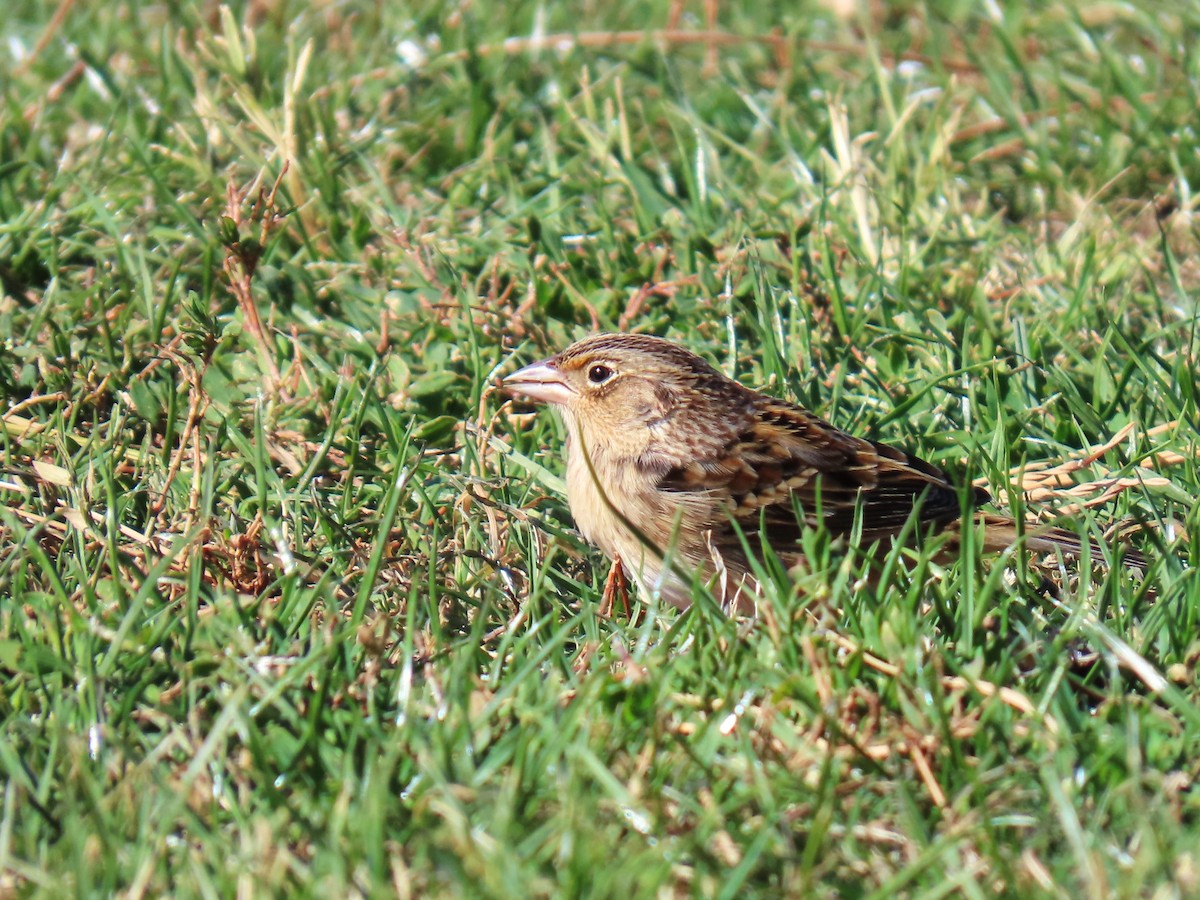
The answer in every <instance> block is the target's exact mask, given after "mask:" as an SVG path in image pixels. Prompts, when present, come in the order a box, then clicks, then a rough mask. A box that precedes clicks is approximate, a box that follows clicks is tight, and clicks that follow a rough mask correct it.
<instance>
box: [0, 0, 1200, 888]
mask: <svg viewBox="0 0 1200 900" xmlns="http://www.w3.org/2000/svg"><path fill="white" fill-rule="evenodd" d="M833 6H834V4H828V5H826V4H818V3H809V4H803V5H800V6H795V7H794V6H789V5H787V4H778V5H777V7H773V6H772V5H770V4H765V5H764V4H756V5H753V8H752V9H751V10H748V11H744V10H742V9H741V8H740V7H741V4H732V3H731V4H724V5H723V6H722V7H721V8H720V9H719V11H718V21H717V23H716V27H718V28H719V29H720V30H721V31H723V32H726V33H727V34H729V35H733V36H737V37H738V38H739V39H738V40H731V41H729V42H726V43H722V44H721V45H719V46H717V47H716V48H715V55H714V57H713V60H712V61H713V62H714V63H715V65H714V66H713V67H711V68H709V67H708V66H709V60H708V54H707V48H706V46H705V44H703V43H696V42H690V41H686V40H684V39H683V38H682V37H680V36H678V35H677V36H675V37H673V38H671V39H670V40H666V41H659V40H654V39H652V38H651V37H647V38H646V39H645V40H621V41H618V40H616V39H615V37H613V38H605V37H604V36H605V35H611V36H616V35H618V33H626V32H639V31H648V30H656V29H664V28H666V27H667V26H668V22H669V4H667V3H665V2H655V3H650V4H633V5H630V7H629V9H630V11H629V12H617V11H606V8H605V7H606V5H605V4H570V5H568V4H541V5H539V4H533V3H504V4H501V3H492V2H489V3H475V4H461V5H446V4H442V3H428V4H426V5H424V6H423V7H420V8H416V7H409V8H404V5H403V4H368V3H354V2H348V3H342V4H327V3H318V4H302V3H288V2H286V0H276V2H268V3H259V4H253V5H237V6H234V7H232V8H231V9H230V10H229V11H225V10H223V9H222V8H220V7H219V6H217V5H216V4H213V3H200V4H197V3H183V4H162V5H154V4H119V3H103V4H75V5H74V6H71V7H69V8H66V10H65V12H66V14H65V17H63V18H62V19H61V21H58V22H53V23H52V17H53V15H54V13H55V8H54V5H53V4H48V3H44V2H43V3H37V2H32V0H16V2H15V3H13V2H10V3H9V4H8V6H7V7H6V14H5V22H4V25H3V26H0V31H2V33H3V36H4V38H5V40H4V41H3V42H2V44H0V71H3V72H5V73H6V74H5V76H4V77H3V78H0V97H2V103H0V401H2V402H0V413H5V412H7V413H9V414H8V415H6V417H5V418H4V420H3V422H4V424H3V427H0V500H2V505H0V598H2V601H0V679H2V681H3V686H2V688H0V718H2V720H3V730H2V732H0V770H2V771H3V787H2V791H0V793H2V795H3V796H2V798H0V893H4V894H8V893H16V894H21V895H39V896H41V895H45V896H61V895H64V894H87V895H90V894H112V893H115V892H123V893H124V892H127V893H128V894H129V895H143V894H149V895H151V896H154V895H163V894H166V893H170V894H172V895H175V896H192V895H207V896H229V895H232V894H233V893H234V892H235V891H241V892H247V893H252V894H276V893H277V894H283V893H287V894H300V895H305V894H319V895H322V896H345V895H352V894H363V895H386V894H388V893H391V892H398V893H400V894H402V895H412V896H429V895H433V896H437V895H464V894H467V895H473V896H478V895H487V896H521V897H525V896H548V895H559V896H564V895H565V896H577V895H589V896H638V897H641V896H669V895H677V894H691V893H696V894H701V895H705V896H709V895H711V896H721V897H734V896H754V895H762V896H774V895H779V894H781V893H784V894H793V895H799V894H809V893H818V894H825V895H833V894H841V895H854V896H859V895H861V896H889V895H901V896H941V895H945V894H956V895H964V896H988V895H993V894H996V893H1005V894H1021V895H1028V894H1047V895H1056V896H1101V895H1115V896H1156V897H1171V896H1194V895H1197V894H1200V851H1198V849H1197V848H1198V847H1200V789H1198V788H1197V785H1196V782H1197V778H1198V777H1200V763H1198V762H1197V760H1198V759H1200V690H1198V688H1197V684H1196V665H1197V661H1198V660H1200V580H1198V579H1197V578H1196V577H1195V574H1194V572H1193V571H1192V570H1191V569H1190V568H1188V562H1189V559H1190V555H1191V554H1190V550H1189V546H1190V545H1194V544H1195V542H1196V541H1197V540H1198V539H1200V513H1198V512H1197V509H1196V504H1195V501H1194V498H1196V497H1197V496H1200V471H1198V464H1197V459H1198V456H1197V451H1198V449H1200V442H1198V439H1197V421H1198V417H1197V378H1196V375H1195V373H1196V370H1197V365H1198V360H1197V355H1198V350H1200V333H1198V329H1197V321H1198V320H1197V302H1198V298H1200V268H1198V267H1197V264H1196V259H1197V258H1198V256H1197V252H1198V250H1200V240H1198V237H1200V232H1198V230H1197V228H1196V226H1195V224H1194V222H1195V218H1194V217H1195V214H1196V200H1195V196H1194V194H1193V193H1192V191H1193V189H1194V186H1195V184H1196V183H1197V182H1198V181H1200V158H1198V157H1197V155H1196V148H1195V144H1196V137H1195V110H1196V107H1197V94H1198V93H1200V65H1198V62H1197V56H1196V53H1195V47H1196V46H1198V45H1200V6H1197V5H1196V4H1195V3H1193V2H1181V3H1178V4H1165V5H1160V4H1156V3H1152V2H1149V0H1136V2H1133V3H1127V4H1093V5H1076V4H1073V3H1069V2H1066V0H1051V2H1048V3H1044V4H1035V5H1034V6H1033V7H1028V6H1027V5H1026V4H1022V3H1017V2H1008V0H1000V2H999V3H997V4H992V5H989V6H986V7H985V6H977V5H976V4H968V3H962V2H953V0H950V2H942V3H925V2H911V3H902V4H896V5H894V6H893V5H876V6H870V7H869V9H870V10H871V16H870V17H867V15H866V14H865V13H864V14H863V15H862V16H861V17H860V16H859V15H858V14H857V13H853V14H852V15H851V17H850V18H848V19H839V18H838V17H837V15H836V14H835V13H834V12H833V11H832V7H833ZM866 8H868V7H866V6H864V9H866ZM703 19H704V16H703V6H702V5H701V4H691V5H688V6H686V7H685V8H684V17H683V19H682V21H681V23H680V26H679V27H680V28H681V29H682V30H683V31H696V30H701V29H703V28H704V27H705V24H704V21H703ZM535 32H537V33H543V32H544V33H550V34H558V33H563V34H579V35H580V39H579V41H578V42H576V43H573V44H570V43H569V42H564V43H563V44H562V45H561V46H554V47H539V46H536V45H534V44H531V43H530V42H528V41H527V40H526V39H528V38H529V36H530V35H531V34H534V33H535ZM43 35H45V36H46V39H45V40H42V37H43ZM509 39H514V41H513V42H511V43H506V42H507V41H509ZM402 42H408V43H402ZM905 55H907V56H906V61H905V62H903V63H902V64H900V65H897V60H898V58H900V57H902V56H905ZM418 57H422V58H418ZM285 160H287V163H288V165H287V169H286V172H285V171H283V164H284V161H285ZM277 180H278V184H279V187H278V193H277V195H276V196H275V206H274V207H273V208H268V207H267V205H266V204H265V202H264V203H258V204H257V205H256V203H255V200H256V198H258V197H259V196H260V194H259V190H260V188H262V189H263V190H264V191H269V190H270V188H271V186H272V185H273V184H275V183H276V181H277ZM231 186H232V189H233V190H234V192H235V195H236V196H235V198H234V203H233V207H232V208H231V207H230V206H229V191H230V189H231ZM239 198H240V202H239ZM239 292H240V296H241V302H239ZM251 303H252V305H253V306H254V307H256V308H257V310H258V312H259V314H260V315H261V317H262V319H263V322H264V326H263V331H262V334H261V335H256V332H255V329H254V327H253V323H252V322H250V321H248V320H247V319H246V314H247V311H248V309H249V308H250V305H251ZM594 327H599V328H604V329H616V328H625V329H629V330H637V331H643V332H648V333H654V334H662V335H666V336H668V337H671V338H673V339H676V340H679V341H681V342H684V343H686V344H687V345H688V346H690V347H692V348H693V349H695V350H696V351H698V352H700V353H703V354H704V355H706V356H707V357H708V358H710V359H711V360H712V361H713V362H714V363H716V364H717V365H720V366H721V367H723V368H724V369H725V370H726V371H727V372H729V373H730V374H733V375H735V376H736V377H739V378H740V379H742V380H743V381H745V382H746V383H748V384H752V385H755V386H765V387H766V388H767V389H768V390H770V391H772V392H774V393H776V394H778V395H780V396H785V397H789V398H792V399H795V400H798V401H800V402H802V403H804V404H805V405H807V406H809V407H811V408H813V409H815V410H817V411H818V412H820V413H821V414H823V415H825V416H826V417H828V418H830V419H832V420H833V421H834V422H836V423H837V424H839V425H841V426H843V427H846V428H849V429H852V430H855V431H856V432H858V433H861V434H864V435H869V436H873V437H877V438H879V439H882V440H887V441H890V442H894V443H897V444H900V445H902V446H905V447H907V448H909V449H911V450H913V451H915V452H918V453H920V454H921V455H923V456H925V457H926V458H928V459H931V460H932V461H935V462H937V463H939V464H942V465H944V466H946V467H948V468H950V469H951V470H953V471H954V472H956V473H961V476H962V477H963V479H964V480H966V479H968V478H985V479H987V481H988V482H989V484H990V485H991V487H992V490H993V493H994V494H995V495H996V496H997V498H998V499H999V500H1000V502H1001V503H1002V504H1003V505H1005V506H1007V507H1017V508H1024V507H1027V509H1028V512H1029V514H1030V515H1034V514H1037V515H1053V514H1054V511H1055V510H1062V509H1063V508H1065V507H1069V506H1070V505H1072V504H1078V503H1079V502H1081V501H1082V500H1093V499H1096V498H1097V497H1098V496H1099V495H1098V493H1091V494H1087V493H1068V492H1067V491H1068V489H1069V488H1070V487H1071V484H1077V485H1087V484H1091V485H1093V487H1096V488H1102V487H1103V483H1104V482H1105V480H1106V479H1113V478H1126V479H1130V481H1129V484H1130V485H1131V486H1130V487H1129V488H1128V489H1126V490H1124V491H1120V492H1117V493H1116V495H1115V496H1113V497H1111V498H1110V499H1109V500H1107V501H1105V502H1101V503H1097V504H1095V505H1093V506H1090V507H1088V508H1086V509H1083V510H1080V511H1078V512H1076V513H1075V514H1074V515H1073V516H1071V517H1070V519H1069V521H1070V522H1071V523H1072V524H1073V525H1074V526H1075V527H1078V528H1081V529H1089V530H1091V531H1092V532H1093V533H1094V534H1101V533H1102V532H1103V531H1104V530H1106V529H1107V528H1109V527H1111V526H1113V525H1114V524H1116V525H1121V526H1125V527H1128V528H1129V529H1130V531H1131V533H1132V537H1131V540H1132V541H1133V543H1134V544H1135V545H1137V546H1138V547H1139V548H1141V549H1142V550H1144V551H1145V552H1147V553H1148V554H1151V555H1153V556H1154V557H1155V558H1156V562H1155V563H1154V565H1153V566H1152V567H1151V569H1150V571H1149V573H1148V575H1147V576H1146V578H1145V579H1144V580H1138V579H1136V578H1135V577H1134V576H1132V575H1130V574H1129V573H1128V572H1125V571H1113V572H1109V571H1105V570H1104V569H1097V570H1096V571H1094V572H1091V571H1088V570H1086V569H1085V570H1084V571H1082V572H1078V573H1077V572H1075V571H1073V570H1071V569H1068V570H1065V571H1058V570H1056V569H1054V568H1053V567H1052V568H1051V569H1049V570H1048V571H1047V570H1044V569H1037V568H1033V567H1032V566H1031V565H1030V561H1028V560H1025V559H1023V558H1021V556H1020V555H1014V556H1012V557H1011V558H1004V559H999V560H997V559H981V558H978V556H977V554H975V553H973V552H970V551H968V552H967V553H966V554H965V556H964V559H963V560H962V562H960V563H957V564H955V565H954V566H952V567H950V568H939V567H937V566H935V565H934V564H932V563H931V562H930V561H929V559H928V558H927V557H918V558H916V559H908V560H907V561H903V560H898V561H897V562H903V563H904V564H903V565H897V567H896V568H895V569H894V570H893V572H892V574H891V577H890V578H888V579H885V583H884V584H883V585H882V586H881V587H879V588H878V589H877V590H876V589H872V588H869V587H864V586H863V585H862V584H861V583H860V582H859V579H858V571H857V569H856V567H855V562H854V559H853V557H850V558H846V557H845V555H844V554H841V553H839V552H837V548H831V547H830V546H829V545H828V542H827V541H824V540H822V536H821V535H812V536H810V537H811V541H812V547H813V553H812V560H811V565H810V571H808V572H807V573H804V574H803V575H797V576H796V578H795V579H789V578H788V577H786V576H779V577H775V578H772V579H770V583H769V585H768V590H767V597H766V599H765V601H764V602H765V607H766V609H765V612H764V615H763V616H762V618H761V619H760V620H759V621H757V622H755V623H752V624H751V623H746V622H734V621H729V620H726V619H724V618H722V617H721V616H720V615H719V614H717V613H716V612H714V611H713V610H712V609H711V607H710V606H708V605H705V604H697V606H695V607H694V608H693V609H692V610H691V611H690V612H688V613H685V614H679V613H676V612H674V611H662V610H647V611H646V614H645V615H643V616H641V617H640V618H639V619H638V620H636V621H635V622H627V621H625V620H623V619H616V620H612V619H605V618H601V617H599V616H598V614H597V609H598V605H599V589H600V586H601V585H602V584H603V579H604V575H605V568H606V567H605V564H604V560H602V559H601V558H600V557H599V556H598V554H597V553H596V552H595V551H593V550H591V549H589V548H588V547H587V546H586V545H585V544H584V543H583V541H582V540H581V539H580V538H579V537H578V536H577V535H576V534H575V533H574V531H573V530H572V527H571V520H570V516H569V513H568V511H567V509H566V506H565V501H564V500H563V498H562V496H561V493H560V492H559V487H560V481H559V479H560V477H561V472H562V460H561V457H560V448H561V444H562V437H563V435H562V431H561V428H560V427H559V425H558V424H557V423H556V422H555V421H554V420H553V418H552V417H551V416H550V415H548V414H545V413H541V414H537V415H529V414H527V413H525V412H514V411H513V410H512V409H511V408H506V407H504V405H503V399H502V397H501V396H500V395H498V394H497V393H496V391H495V390H494V388H493V385H494V381H495V378H496V376H497V374H499V373H502V372H506V371H511V369H512V368H513V367H515V366H517V365H518V364H520V363H523V362H528V361H531V360H533V359H535V358H538V357H540V356H542V355H545V354H547V353H549V352H552V351H553V350H554V349H556V348H561V347H562V346H564V345H565V344H566V343H568V342H569V341H570V340H572V339H573V338H576V337H579V336H582V335H584V334H586V333H588V332H589V331H591V330H592V329H593V328H594ZM276 372H277V373H278V374H277V375H276V374H274V373H276ZM1172 423H1173V424H1172ZM1129 425H1133V426H1134V428H1133V430H1132V432H1130V433H1129V434H1128V436H1126V437H1124V438H1123V439H1122V440H1120V441H1119V442H1118V443H1116V445H1115V446H1113V447H1111V449H1108V450H1107V451H1105V452H1103V453H1100V454H1099V455H1098V456H1097V457H1096V458H1095V459H1091V460H1089V461H1088V464H1087V465H1084V466H1081V467H1079V468H1077V469H1075V470H1073V471H1071V472H1069V474H1068V477H1067V480H1066V483H1064V484H1062V485H1060V486H1059V487H1058V489H1057V493H1056V495H1055V496H1048V495H1045V494H1043V495H1039V496H1035V497H1024V496H1022V494H1021V492H1020V491H1019V490H1009V489H1008V487H1007V485H1009V484H1012V483H1013V481H1014V479H1015V476H1012V475H1010V470H1011V469H1014V468H1016V467H1020V466H1034V465H1037V464H1045V465H1058V464H1061V463H1064V462H1066V461H1068V460H1072V459H1082V458H1084V457H1085V456H1086V455H1087V451H1088V448H1091V447H1097V446H1100V445H1103V444H1105V443H1106V442H1107V441H1109V440H1110V439H1111V438H1112V437H1113V436H1114V435H1117V434H1118V433H1119V432H1120V431H1121V429H1123V428H1125V427H1126V426H1129ZM1160 426H1169V427H1165V428H1162V430H1161V431H1159V432H1157V433H1153V434H1151V433H1150V432H1151V429H1154V428H1158V427H1160ZM1043 577H1047V578H1049V580H1050V581H1051V582H1053V583H1054V584H1053V585H1052V587H1054V588H1055V589H1056V590H1057V597H1054V596H1053V595H1052V594H1051V593H1047V591H1046V590H1044V588H1045V587H1046V585H1044V584H1042V579H1043Z"/></svg>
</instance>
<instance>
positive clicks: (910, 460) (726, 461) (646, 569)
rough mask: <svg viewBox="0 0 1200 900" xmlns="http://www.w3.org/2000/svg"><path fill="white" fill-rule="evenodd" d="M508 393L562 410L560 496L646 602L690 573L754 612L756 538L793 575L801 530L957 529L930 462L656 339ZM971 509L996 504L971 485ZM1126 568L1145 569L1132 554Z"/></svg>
mask: <svg viewBox="0 0 1200 900" xmlns="http://www.w3.org/2000/svg"><path fill="white" fill-rule="evenodd" d="M504 387H505V389H506V390H507V391H508V392H509V393H515V394H522V395H524V396H526V397H528V398H530V399H532V400H535V401H539V402H543V403H549V404H551V405H552V406H553V407H555V408H556V409H557V410H558V411H559V412H560V413H561V414H562V418H563V420H564V422H565V424H566V427H567V433H568V441H567V478H566V481H567V500H568V502H569V504H570V507H571V514H572V515H573V516H574V518H575V522H576V524H577V525H578V527H579V530H580V531H581V532H582V533H583V535H584V537H586V538H587V539H588V540H589V541H591V542H592V543H593V544H595V545H597V546H598V547H599V548H600V549H601V550H603V551H604V553H605V554H607V555H608V557H609V558H610V559H612V560H613V561H614V563H615V567H614V572H615V573H616V574H617V575H619V574H620V567H621V566H623V567H624V569H625V570H626V571H627V572H628V573H629V574H630V575H631V576H632V577H633V579H634V581H635V582H637V584H638V585H639V587H640V588H641V589H642V590H643V591H644V592H646V593H648V594H651V593H654V592H658V593H659V594H660V595H661V597H662V598H663V599H664V600H666V601H667V602H669V603H671V604H673V605H675V606H678V607H681V608H683V607H687V606H688V605H689V604H690V603H691V600H692V585H691V579H692V577H693V576H694V575H695V574H697V573H698V574H699V576H700V580H701V581H705V582H707V583H708V584H709V585H710V586H711V587H712V589H713V590H714V592H715V594H716V596H717V597H718V599H720V600H721V601H722V604H723V606H724V608H725V609H727V610H731V611H742V612H745V611H749V610H750V609H752V607H753V598H754V595H755V592H756V590H757V585H756V583H755V581H754V577H753V575H752V574H751V566H750V562H749V558H748V555H747V550H746V548H747V547H749V548H750V550H751V551H754V550H755V548H758V547H761V546H762V545H763V543H764V542H765V543H766V544H767V545H769V546H770V547H771V549H772V550H773V551H774V552H775V553H777V554H778V555H779V557H780V559H781V560H782V561H783V562H784V563H785V564H788V565H789V566H790V565H792V564H794V563H795V562H797V561H798V560H799V558H800V547H799V537H800V534H801V531H802V529H803V528H805V527H824V528H826V529H828V530H829V531H830V532H832V533H833V534H836V535H844V536H846V537H847V538H850V537H851V536H852V534H856V536H857V539H858V540H859V542H860V544H861V545H862V546H864V547H866V546H870V545H871V544H874V543H876V542H880V543H881V545H883V546H886V545H887V544H889V543H890V539H891V538H892V537H894V536H896V535H897V534H899V533H900V532H901V531H902V530H903V529H904V528H905V526H906V525H907V524H908V523H909V520H910V519H912V518H914V517H915V519H916V522H915V523H914V524H915V525H917V526H918V527H917V529H916V533H917V534H921V533H929V532H937V531H943V530H947V529H954V530H957V528H958V526H957V523H958V521H959V520H960V519H961V518H962V515H963V504H962V498H961V491H960V489H959V488H958V487H957V486H956V485H955V484H954V483H953V482H952V481H951V479H950V477H949V476H948V475H947V474H946V473H945V472H944V471H942V470H941V469H940V468H938V467H937V466H934V465H931V464H930V463H928V462H925V461H924V460H922V459H919V458H918V457H916V456H913V455H912V454H910V453H906V452H904V451H903V450H898V449H896V448H894V447H889V446H887V445H886V444H880V443H877V442H875V441H869V440H864V439H862V438H857V437H853V436H852V435H849V434H847V433H846V432H844V431H841V430H839V429H837V428H835V427H834V426H833V425H831V424H829V423H828V422H826V421H824V420H822V419H820V418H819V417H817V416H815V415H814V414H813V413H811V412H809V411H807V410H805V409H802V408H801V407H799V406H796V405H794V404H792V403H787V402H785V401H783V400H777V399H775V398H773V397H768V396H766V395H765V394H760V393H758V392H757V391H753V390H751V389H749V388H747V387H743V386H742V385H740V384H738V383H737V382H736V381H733V380H731V379H729V378H726V377H725V376H724V375H722V374H721V373H720V372H718V371H717V370H716V369H714V368H713V367H712V366H710V365H709V364H708V363H707V362H705V361H704V360H703V359H701V358H700V357H699V356H697V355H696V354H694V353H692V352H690V351H688V350H685V349H684V348H683V347H680V346H678V345H676V344H672V343H670V342H669V341H666V340H663V339H661V338H656V337H649V336H645V335H634V334H600V335H596V336H593V337H589V338H585V339H584V340H582V341H579V342H578V343H576V344H573V345H572V346H570V347H568V348H567V349H566V350H564V351H562V352H561V353H559V354H557V355H556V356H553V357H551V358H549V359H547V360H544V361H542V362H538V363H534V364H533V365H530V366H526V367H525V368H523V369H521V370H519V371H517V372H515V373H514V374H512V375H510V376H508V377H507V378H505V379H504ZM966 499H967V500H968V505H969V506H970V507H974V506H978V505H981V504H984V503H987V502H988V501H989V500H990V499H991V498H990V496H989V495H988V492H987V491H985V490H983V489H982V488H974V489H971V490H970V492H969V495H968V496H967V498H966ZM976 520H977V521H982V523H983V525H984V527H983V530H982V531H983V535H984V540H983V546H984V549H986V550H992V551H995V550H1001V549H1004V548H1006V547H1008V546H1011V545H1012V544H1014V543H1016V542H1017V541H1018V540H1020V539H1022V538H1019V537H1018V535H1019V533H1020V531H1022V530H1023V531H1024V532H1025V534H1024V537H1023V540H1024V543H1025V545H1026V546H1027V547H1028V548H1029V549H1031V550H1034V551H1038V552H1053V551H1055V550H1061V551H1063V552H1064V553H1067V554H1073V555H1077V554H1079V553H1080V551H1081V546H1080V539H1079V538H1078V537H1077V536H1076V535H1074V534H1072V533H1071V532H1067V531H1062V530H1060V529H1054V528H1048V527H1047V526H1043V525H1036V524H1033V523H1030V524H1029V525H1028V526H1027V527H1026V528H1024V529H1018V527H1017V523H1016V521H1015V520H1013V519H1010V518H1005V517H1003V516H999V515H984V514H976ZM856 523H858V524H859V528H858V529H857V531H856V528H855V526H856ZM910 530H911V527H910ZM739 532H740V533H739ZM1094 549H1095V552H1094V554H1093V555H1094V556H1096V557H1099V555H1100V553H1099V548H1094ZM1125 561H1126V563H1128V564H1131V565H1138V566H1142V565H1144V561H1143V560H1142V559H1141V558H1140V557H1139V556H1137V554H1134V553H1132V552H1130V553H1126V554H1125Z"/></svg>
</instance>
